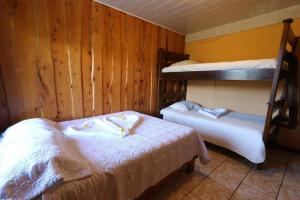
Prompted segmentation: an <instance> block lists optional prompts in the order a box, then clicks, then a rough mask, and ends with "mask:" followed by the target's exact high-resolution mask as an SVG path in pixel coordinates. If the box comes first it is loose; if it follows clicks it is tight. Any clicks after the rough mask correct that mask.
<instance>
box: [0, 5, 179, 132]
mask: <svg viewBox="0 0 300 200" xmlns="http://www.w3.org/2000/svg"><path fill="white" fill-rule="evenodd" d="M0 17H1V18H0V25H1V30H0V36H1V37H0V69H1V76H0V77H1V78H0V80H1V81H0V95H1V96H0V110H1V114H0V119H1V122H0V128H3V127H7V126H8V125H9V124H12V123H15V122H17V121H20V120H22V119H26V118H30V117H45V118H50V119H54V120H57V121H62V120H69V119H76V118H82V117H90V116H95V115H101V114H105V113H112V112H118V111H123V110H135V111H140V112H144V113H147V114H156V93H157V63H156V60H157V49H158V48H159V47H163V48H165V49H166V48H168V49H169V50H174V51H176V52H181V53H182V52H183V50H184V36H182V35H179V34H176V33H173V32H171V31H169V30H166V29H163V28H161V27H158V26H156V25H153V24H151V23H149V22H146V21H143V20H140V19H138V18H135V17H133V16H129V15H127V14H125V13H122V12H120V11H117V10H114V9H112V8H110V7H107V6H104V5H102V4H99V3H96V2H94V1H93V0H78V1H75V0H45V1H38V0H29V1H27V0H19V1H16V0H11V1H9V0H3V1H0ZM170 87H171V86H170Z"/></svg>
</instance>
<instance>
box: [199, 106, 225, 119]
mask: <svg viewBox="0 0 300 200" xmlns="http://www.w3.org/2000/svg"><path fill="white" fill-rule="evenodd" d="M198 112H199V113H201V114H203V115H206V116H208V117H211V118H214V119H217V118H219V117H222V116H224V115H226V114H227V113H229V111H228V110H227V109H225V108H215V109H209V108H200V109H199V110H198Z"/></svg>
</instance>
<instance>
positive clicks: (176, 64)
mask: <svg viewBox="0 0 300 200" xmlns="http://www.w3.org/2000/svg"><path fill="white" fill-rule="evenodd" d="M191 64H198V62H196V61H194V60H183V61H180V62H176V63H173V64H172V65H170V66H169V67H178V66H181V65H191Z"/></svg>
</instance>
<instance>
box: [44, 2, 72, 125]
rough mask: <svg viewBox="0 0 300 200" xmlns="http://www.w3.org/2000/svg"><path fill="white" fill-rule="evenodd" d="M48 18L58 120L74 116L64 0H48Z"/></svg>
mask: <svg viewBox="0 0 300 200" xmlns="http://www.w3.org/2000/svg"><path fill="white" fill-rule="evenodd" d="M48 5H49V9H50V10H51V12H49V15H50V16H49V19H50V27H51V28H50V30H51V44H52V57H53V63H54V71H55V85H56V98H57V109H58V118H59V119H60V120H65V119H72V118H73V117H74V110H73V109H72V108H73V107H74V105H73V103H74V102H73V100H72V96H71V79H70V63H69V61H70V60H69V51H68V38H67V35H68V34H67V31H68V27H67V21H66V17H67V16H66V15H67V13H66V7H65V5H66V4H65V0H49V1H48Z"/></svg>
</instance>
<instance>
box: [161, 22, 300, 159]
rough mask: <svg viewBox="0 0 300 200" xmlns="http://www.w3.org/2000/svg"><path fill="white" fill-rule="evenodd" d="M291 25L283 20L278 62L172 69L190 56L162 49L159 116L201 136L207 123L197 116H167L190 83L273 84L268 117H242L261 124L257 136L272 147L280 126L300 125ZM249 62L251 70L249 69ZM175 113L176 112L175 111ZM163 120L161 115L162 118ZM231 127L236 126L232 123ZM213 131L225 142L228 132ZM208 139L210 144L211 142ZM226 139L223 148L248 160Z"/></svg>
mask: <svg viewBox="0 0 300 200" xmlns="http://www.w3.org/2000/svg"><path fill="white" fill-rule="evenodd" d="M292 22H293V20H292V19H286V20H284V21H283V32H282V36H281V42H280V46H279V52H278V56H277V58H276V59H275V60H256V61H244V62H243V61H242V62H238V63H237V62H232V63H215V65H216V66H213V65H214V64H208V63H207V64H199V65H191V67H187V66H183V67H177V66H176V67H169V66H170V65H171V64H173V63H176V62H179V61H183V60H188V59H189V55H185V54H179V53H174V52H168V51H165V50H163V49H159V50H158V93H157V102H158V104H157V106H158V108H157V109H158V111H160V114H162V115H163V118H164V119H166V120H169V121H173V122H176V123H181V124H184V125H187V126H191V127H192V128H195V129H196V130H198V131H199V132H200V134H201V131H202V129H201V128H199V127H201V126H202V125H203V126H205V123H204V122H203V121H201V120H198V121H197V117H198V116H195V113H192V114H191V113H190V114H189V116H187V115H185V114H184V113H177V115H178V116H177V117H167V116H165V115H166V114H167V112H166V108H167V107H168V106H169V105H171V104H173V103H175V102H178V101H182V100H185V99H186V91H187V81H188V80H223V81H271V82H272V89H271V93H270V97H269V101H268V103H267V106H268V109H267V113H266V116H265V118H263V119H262V120H261V119H258V118H255V117H254V118H253V116H250V117H249V116H248V117H247V116H241V117H242V118H243V119H252V122H258V121H259V123H257V124H256V125H255V126H256V128H255V131H256V132H259V133H260V135H259V136H258V137H261V138H260V140H261V141H262V143H263V144H264V148H265V147H267V146H269V145H270V144H274V142H275V141H276V137H277V135H278V131H279V127H287V128H290V129H294V128H295V127H296V126H297V123H298V118H299V116H298V115H299V112H298V105H299V95H298V80H297V79H298V71H297V68H298V64H299V63H300V62H299V63H298V61H299V60H298V59H299V57H298V58H297V56H296V48H297V42H298V38H299V37H295V35H294V33H293V30H292V29H291V23H292ZM249 62H250V64H249ZM253 62H258V65H257V63H256V65H255V63H254V65H255V66H256V67H253ZM259 62H261V63H262V65H260V64H259ZM247 63H248V64H249V66H250V67H247ZM222 64H223V65H224V64H225V67H223V68H222V67H220V66H221V65H222ZM237 66H238V67H237ZM178 82H179V83H178ZM280 82H282V83H283V89H282V93H281V97H280V98H279V99H277V98H276V95H277V93H278V87H279V83H280ZM170 83H171V84H172V83H173V85H174V83H175V87H173V86H172V87H170ZM171 113H172V112H171ZM172 114H175V113H174V112H173V113H172ZM237 115H238V114H237ZM160 117H162V116H161V115H160ZM200 118H201V117H200ZM192 120H194V122H193V123H191V121H192ZM204 121H205V120H204ZM221 121H222V120H221ZM225 121H226V120H225ZM246 121H247V120H246ZM250 121H251V120H250ZM206 122H207V120H206ZM197 123H198V124H197ZM203 123H204V124H203ZM214 123H215V125H218V124H219V123H220V120H214V122H213V121H210V123H208V124H210V125H212V124H214ZM233 123H234V121H233ZM231 125H232V127H234V125H233V124H231ZM241 126H245V127H247V122H246V125H243V124H242V125H241ZM245 127H244V128H245ZM250 128H251V127H250ZM252 128H253V127H252ZM212 131H215V132H214V133H215V134H216V135H218V137H221V138H218V140H222V136H221V135H222V134H226V131H225V133H223V132H222V134H221V135H220V134H218V133H217V132H216V129H213V130H212ZM239 131H243V130H239ZM231 137H233V136H231ZM242 137H244V138H245V142H247V136H246V135H244V136H242ZM203 139H204V140H206V139H207V138H205V137H203ZM207 140H208V141H209V139H207ZM227 140H228V141H223V143H226V144H227V145H225V146H224V145H221V146H223V147H225V148H229V149H230V150H233V151H235V152H236V153H239V154H241V155H242V156H244V157H245V155H244V154H243V153H241V152H239V151H238V150H237V149H234V148H233V149H232V148H231V146H232V145H234V144H231V141H229V140H230V138H229V139H228V138H227ZM231 140H234V141H235V142H237V143H238V142H239V141H238V139H237V138H231ZM209 142H210V141H209ZM221 143H222V142H221ZM217 145H220V143H218V142H217ZM248 146H249V145H248ZM254 146H255V145H254ZM251 148H252V149H251ZM253 148H255V147H251V145H250V146H249V147H248V149H247V150H246V151H252V150H253ZM264 150H265V149H260V150H259V151H260V154H266V152H264ZM246 158H248V160H250V161H252V162H254V163H257V164H259V163H263V162H264V161H265V158H263V159H262V158H260V159H256V160H255V159H250V158H249V157H247V156H246Z"/></svg>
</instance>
